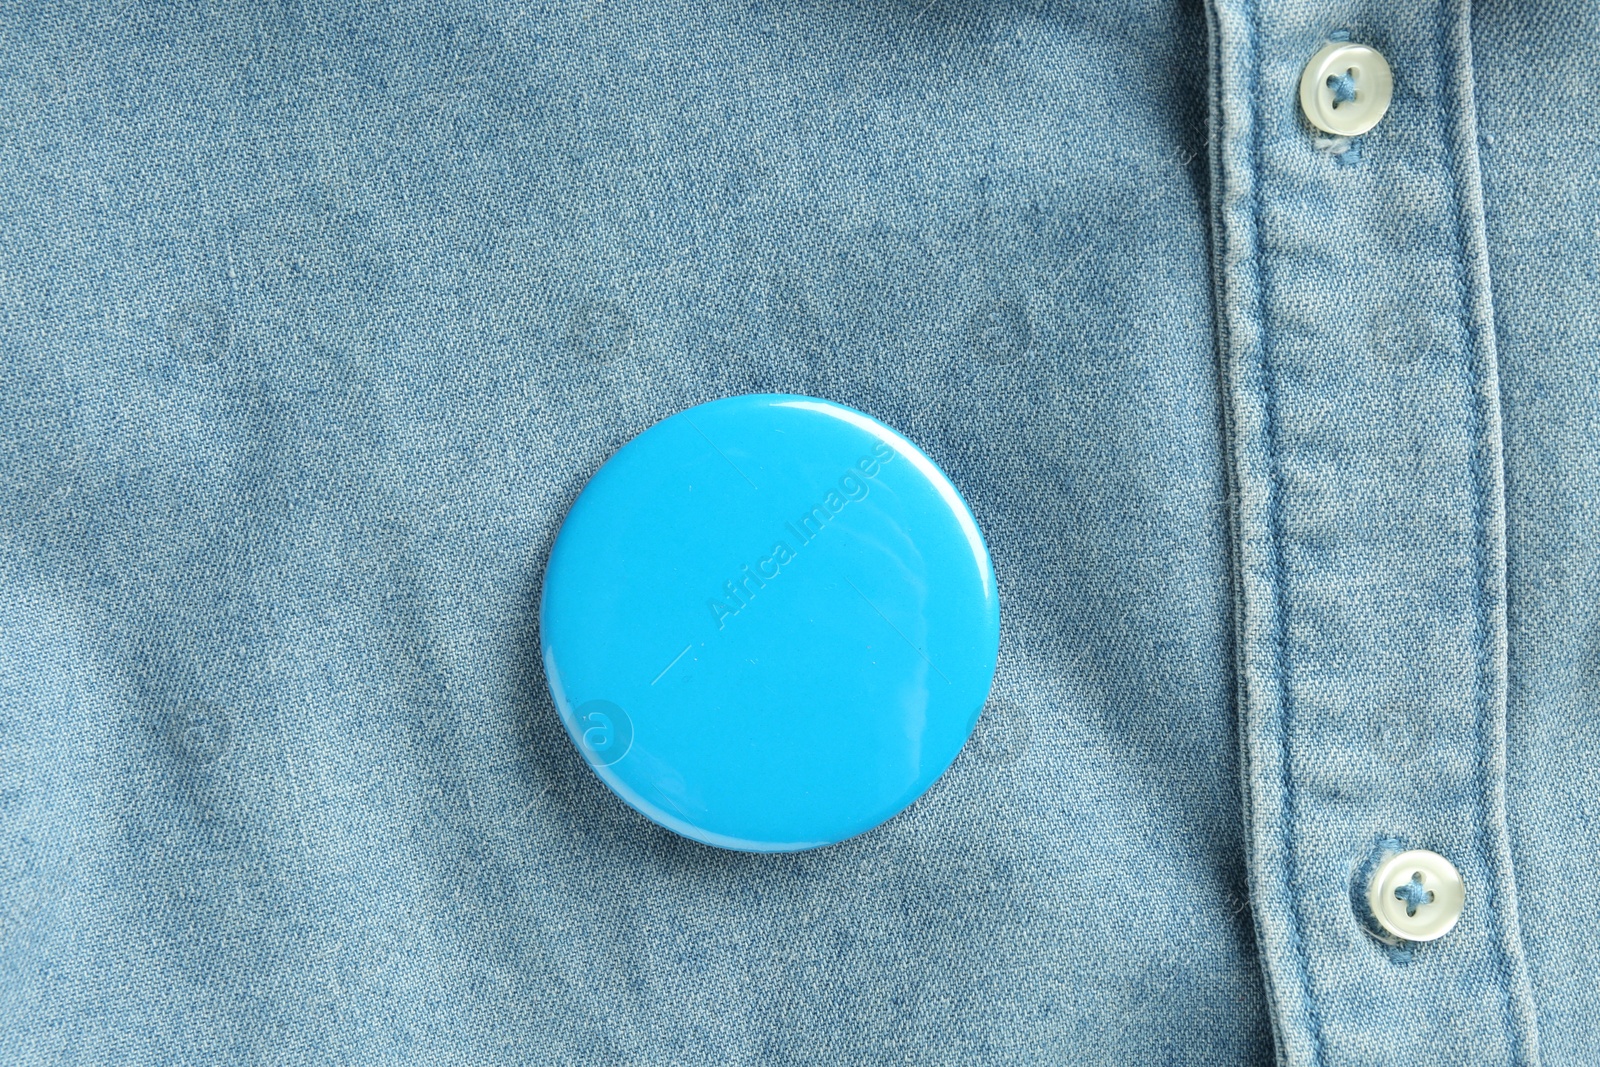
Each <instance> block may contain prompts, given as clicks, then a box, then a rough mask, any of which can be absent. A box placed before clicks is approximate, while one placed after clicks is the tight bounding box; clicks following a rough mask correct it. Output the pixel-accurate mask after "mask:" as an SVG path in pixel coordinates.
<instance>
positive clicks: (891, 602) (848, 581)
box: [540, 395, 1000, 852]
mask: <svg viewBox="0 0 1600 1067" xmlns="http://www.w3.org/2000/svg"><path fill="white" fill-rule="evenodd" d="M999 636H1000V607H999V598H998V594H997V592H996V589H995V579H994V570H993V568H992V567H991V565H990V563H989V554H988V552H987V550H986V549H985V548H984V543H983V537H982V535H981V534H980V533H979V532H978V526H977V523H976V522H975V521H974V520H973V517H972V513H971V512H970V511H968V510H967V506H966V504H965V502H963V501H962V499H961V496H960V494H958V493H957V492H956V489H955V486H953V485H952V484H951V483H950V481H949V479H947V478H946V477H945V476H944V474H943V472H941V471H940V470H939V469H938V468H937V467H936V466H934V464H933V462H932V461H931V460H930V459H928V457H927V456H925V455H923V454H922V452H921V451H920V450H919V449H918V448H917V447H916V446H915V445H913V444H912V443H911V442H910V441H908V440H906V439H905V438H904V437H901V436H900V435H899V434H898V433H896V432H895V431H893V430H891V429H890V428H889V427H887V426H885V425H883V424H882V423H880V422H878V421H877V420H875V419H873V418H871V417H870V416H867V415H864V414H862V413H861V412H859V411H854V410H852V409H850V408H846V407H842V406H840V405H838V404H834V403H830V402H828V401H825V400H814V399H810V398H807V397H800V396H778V395H759V396H740V397H732V398H729V399H726V400H717V401H713V402H711V403H708V404H702V405H700V406H699V407H695V408H691V409H689V410H688V411H684V412H681V413H679V414H677V415H674V416H672V417H671V418H668V419H665V420H663V421H661V422H659V423H657V424H656V425H654V426H652V427H651V428H650V429H648V430H646V431H645V432H644V433H642V434H640V435H639V436H638V437H636V438H635V439H634V440H633V441H631V442H629V443H628V444H627V445H625V446H624V447H623V448H622V449H621V450H620V451H618V452H617V453H616V455H614V456H612V457H611V459H610V460H608V461H607V462H606V464H605V465H604V466H602V467H601V468H600V470H599V471H598V472H597V473H596V474H595V476H594V477H593V478H592V479H591V480H590V481H589V484H588V485H587V486H585V487H584V490H583V492H582V494H581V495H580V496H579V497H578V499H577V501H576V503H574V504H573V506H572V510H571V511H570V512H569V513H568V514H567V518H566V521H565V523H564V524H563V525H562V527H561V532H560V534H559V535H558V536H557V538H556V542H555V545H554V547H553V548H552V549H551V553H550V562H549V566H548V568H547V569H546V572H545V580H544V592H543V595H542V598H541V603H540V640H541V644H542V650H541V651H542V654H543V657H544V667H545V674H546V677H547V678H548V680H549V683H550V691H551V694H552V696H553V697H554V699H555V706H556V709H557V711H558V712H559V713H560V715H561V718H562V721H563V722H564V723H565V724H566V727H567V732H568V733H569V734H570V735H571V736H572V739H573V742H574V743H575V744H576V745H577V746H578V748H579V750H580V751H581V752H582V753H583V755H584V758H585V759H586V760H587V761H588V762H589V765H590V766H591V767H592V768H593V769H594V772H595V773H596V774H597V775H599V776H600V778H601V780H602V781H604V782H605V783H606V785H607V786H609V787H610V788H611V789H612V790H613V791H614V792H615V793H616V794H617V795H618V796H620V797H621V798H622V799H623V800H624V801H626V802H627V803H628V804H630V805H631V806H632V807H634V808H635V809H637V810H638V811H640V812H642V813H643V814H644V815H645V816H647V817H648V818H650V819H652V820H654V821H655V822H657V823H660V824H661V825H662V826H665V827H667V828H669V829H671V830H674V831H676V832H678V833H680V834H683V835H684V836H686V837H690V838H693V839H694V840H696V841H702V842H705V843H706V844H709V845H717V846H720V847H722V848H732V849H743V850H748V851H758V852H780V851H793V850H797V849H805V848H815V847H817V846H820V845H828V844H832V843H833V842H836V841H841V840H843V839H845V838H847V837H851V836H853V835H855V834H859V833H861V832H862V831H864V830H868V829H871V828H872V827H874V826H876V825H878V824H879V823H881V822H883V821H884V820H886V819H888V818H889V817H890V816H892V815H894V814H895V813H896V812H898V811H900V810H901V809H903V808H905V807H906V806H907V805H909V804H910V803H911V802H912V801H914V800H916V799H917V797H919V796H921V795H922V793H923V792H924V791H925V790H926V789H927V788H928V786H930V785H931V784H933V782H934V780H935V779H936V778H938V777H939V775H940V774H942V773H943V772H944V770H945V768H947V767H948V766H949V765H950V762H951V761H952V760H953V759H955V757H956V754H957V753H958V752H960V750H961V746H962V745H963V744H965V743H966V740H967V737H968V735H970V734H971V732H972V728H973V726H974V724H975V723H976V722H977V719H978V713H979V711H980V710H982V708H983V704H984V700H985V699H986V698H987V696H988V692H989V684H990V681H991V679H992V677H993V675H994V668H995V660H996V656H997V654H998V651H999Z"/></svg>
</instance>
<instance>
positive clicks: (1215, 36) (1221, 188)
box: [1206, 0, 1289, 1063]
mask: <svg viewBox="0 0 1600 1067" xmlns="http://www.w3.org/2000/svg"><path fill="white" fill-rule="evenodd" d="M1206 30H1207V47H1208V49H1209V53H1210V54H1209V56H1208V61H1209V64H1210V68H1211V70H1210V78H1209V82H1208V89H1209V90H1210V94H1211V96H1210V99H1211V104H1210V109H1209V115H1208V121H1209V130H1208V134H1209V137H1208V140H1207V142H1206V144H1207V156H1208V157H1209V158H1208V160H1207V162H1208V163H1209V165H1210V169H1211V187H1210V193H1209V199H1210V204H1209V206H1210V214H1211V257H1212V258H1211V270H1212V281H1213V285H1212V314H1213V316H1214V321H1215V323H1216V333H1217V380H1218V387H1219V388H1218V393H1219V400H1220V407H1221V416H1222V449H1223V451H1222V455H1223V457H1224V463H1223V470H1224V472H1225V473H1226V477H1227V481H1226V486H1225V492H1226V494H1227V496H1226V504H1227V506H1226V508H1225V512H1226V516H1227V522H1228V531H1229V535H1230V536H1229V546H1230V552H1229V555H1228V564H1229V568H1228V579H1229V582H1230V585H1231V589H1230V592H1231V594H1232V595H1231V598H1230V608H1231V611H1232V618H1231V620H1230V622H1231V625H1229V626H1228V627H1227V628H1226V630H1227V634H1228V645H1229V647H1228V660H1229V662H1230V663H1231V664H1232V665H1233V672H1234V676H1233V694H1234V715H1235V721H1234V734H1235V737H1236V738H1237V740H1238V746H1239V775H1240V778H1239V783H1240V787H1239V803H1240V815H1241V816H1242V817H1243V819H1244V827H1245V836H1244V840H1243V846H1244V857H1243V858H1244V874H1245V892H1246V893H1247V894H1248V896H1249V899H1250V903H1251V906H1250V919H1251V923H1250V926H1251V935H1252V936H1253V938H1254V945H1253V946H1252V947H1253V949H1254V951H1255V955H1256V962H1257V964H1258V967H1257V970H1258V972H1259V974H1260V978H1261V984H1262V989H1263V992H1264V993H1265V994H1266V998H1267V1003H1268V1004H1273V1003H1275V1002H1276V1000H1277V993H1276V989H1275V985H1274V982H1273V976H1272V968H1271V967H1268V966H1266V965H1265V955H1266V950H1265V945H1266V944H1267V938H1266V936H1265V931H1264V929H1263V927H1262V912H1263V909H1262V908H1260V907H1259V906H1257V905H1258V904H1259V900H1258V898H1257V889H1258V877H1257V874H1256V869H1255V862H1254V860H1255V854H1256V844H1255V839H1254V838H1255V835H1254V832H1253V828H1254V826H1255V824H1256V815H1255V811H1256V802H1255V797H1254V795H1253V789H1252V783H1253V782H1254V781H1255V763H1256V759H1255V757H1254V756H1253V754H1252V752H1251V745H1250V735H1249V708H1250V706H1251V704H1250V700H1251V695H1252V694H1251V692H1250V681H1249V680H1250V670H1249V665H1248V663H1247V662H1246V660H1247V655H1248V648H1249V642H1248V641H1247V640H1246V639H1245V638H1244V637H1242V636H1241V635H1240V634H1239V632H1238V629H1239V626H1240V624H1241V622H1242V620H1243V619H1244V617H1245V607H1246V604H1245V594H1244V583H1245V578H1244V574H1245V562H1244V547H1243V546H1244V537H1243V534H1242V529H1243V518H1242V510H1243V503H1242V493H1241V491H1240V484H1241V480H1242V471H1241V470H1240V465H1239V459H1238V451H1237V450H1238V449H1239V448H1241V447H1243V446H1242V444H1241V442H1240V431H1239V423H1238V414H1237V411H1236V410H1235V404H1234V389H1235V387H1236V385H1237V381H1236V373H1235V367H1234V365H1233V356H1234V334H1233V323H1232V319H1231V318H1230V315H1229V308H1230V307H1231V306H1232V305H1231V298H1232V297H1233V295H1234V294H1233V286H1234V279H1233V277H1232V274H1231V273H1230V271H1229V268H1228V262H1229V260H1228V254H1229V252H1230V251H1231V250H1233V249H1234V247H1235V245H1236V241H1235V236H1236V234H1235V232H1234V228H1233V227H1231V226H1229V225H1228V209H1227V193H1226V187H1227V185H1228V179H1227V159H1226V152H1225V150H1224V136H1223V130H1224V129H1225V126H1226V121H1227V120H1226V117H1225V116H1224V114H1223V97H1222V93H1223V43H1222V41H1223V26H1222V14H1221V12H1220V11H1218V10H1217V0H1208V2H1207V4H1206ZM1267 1017H1268V1023H1269V1025H1270V1026H1271V1030H1272V1047H1273V1050H1274V1060H1275V1061H1276V1062H1278V1063H1282V1062H1283V1056H1284V1050H1285V1049H1286V1048H1287V1047H1288V1044H1289V1042H1288V1038H1287V1036H1286V1035H1285V1033H1284V1020H1283V1018H1282V1013H1281V1012H1277V1011H1268V1013H1267Z"/></svg>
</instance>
